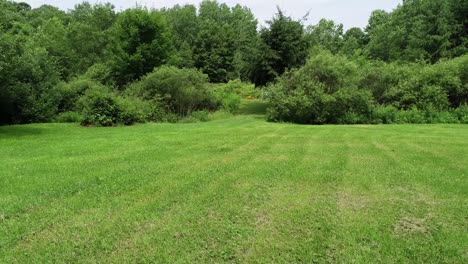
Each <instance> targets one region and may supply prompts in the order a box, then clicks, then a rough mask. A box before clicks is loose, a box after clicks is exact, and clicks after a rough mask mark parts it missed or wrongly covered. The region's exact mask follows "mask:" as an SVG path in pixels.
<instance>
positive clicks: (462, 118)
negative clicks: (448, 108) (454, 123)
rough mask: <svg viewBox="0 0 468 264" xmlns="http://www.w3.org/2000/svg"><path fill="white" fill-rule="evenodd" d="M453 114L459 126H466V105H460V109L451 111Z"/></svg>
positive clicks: (467, 117)
mask: <svg viewBox="0 0 468 264" xmlns="http://www.w3.org/2000/svg"><path fill="white" fill-rule="evenodd" d="M453 113H454V115H455V116H456V117H457V119H458V120H459V122H460V123H461V124H468V104H463V105H460V107H458V108H457V109H455V110H453Z"/></svg>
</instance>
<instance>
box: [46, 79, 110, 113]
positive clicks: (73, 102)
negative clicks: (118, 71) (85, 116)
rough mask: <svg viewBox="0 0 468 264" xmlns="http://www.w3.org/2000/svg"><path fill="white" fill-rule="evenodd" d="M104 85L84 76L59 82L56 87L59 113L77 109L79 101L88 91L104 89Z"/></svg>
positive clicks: (55, 94) (55, 96)
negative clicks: (66, 81)
mask: <svg viewBox="0 0 468 264" xmlns="http://www.w3.org/2000/svg"><path fill="white" fill-rule="evenodd" d="M102 87H103V86H102V85H101V84H100V83H98V82H96V81H93V80H91V79H88V78H84V77H80V78H77V79H74V80H72V81H70V82H68V83H64V82H63V83H60V84H58V85H57V86H55V88H54V98H55V101H56V104H57V111H58V113H63V112H70V111H77V110H78V109H77V106H78V105H77V104H78V101H79V99H80V98H81V97H82V96H83V95H84V94H85V93H86V91H88V90H92V89H102Z"/></svg>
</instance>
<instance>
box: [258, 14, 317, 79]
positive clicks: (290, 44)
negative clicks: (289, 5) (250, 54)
mask: <svg viewBox="0 0 468 264" xmlns="http://www.w3.org/2000/svg"><path fill="white" fill-rule="evenodd" d="M267 24H268V26H269V27H268V28H263V29H262V30H261V31H260V36H261V40H262V41H263V43H265V45H261V46H260V47H261V49H263V51H261V52H260V53H259V54H258V55H259V57H258V58H257V63H258V64H260V65H262V64H263V65H265V66H266V67H262V68H263V69H262V68H260V69H258V70H256V74H259V75H261V76H260V77H256V78H255V79H256V80H255V84H257V85H265V84H267V83H268V82H270V81H273V78H274V77H275V76H278V75H281V74H283V73H284V72H285V71H286V70H288V69H292V68H295V67H298V66H301V65H303V64H304V62H305V58H306V54H307V45H308V44H307V41H306V39H305V37H304V26H303V25H302V23H301V22H300V21H294V20H293V19H292V18H291V17H288V16H285V15H284V13H283V11H281V9H279V8H278V13H277V14H276V15H275V16H274V17H273V19H272V20H270V21H267Z"/></svg>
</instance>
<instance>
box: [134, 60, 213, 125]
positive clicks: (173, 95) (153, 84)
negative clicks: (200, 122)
mask: <svg viewBox="0 0 468 264" xmlns="http://www.w3.org/2000/svg"><path fill="white" fill-rule="evenodd" d="M127 92H128V93H129V94H131V95H135V96H137V97H139V98H142V99H144V100H160V101H161V102H162V103H163V104H164V105H165V108H166V109H167V111H168V112H171V113H175V114H177V115H179V116H187V115H190V113H191V112H193V111H196V110H201V109H209V108H211V107H214V105H213V98H212V95H211V93H210V91H209V89H208V77H207V75H205V74H203V73H201V72H200V71H198V70H196V69H178V68H176V67H172V66H163V67H160V68H157V69H155V70H154V71H153V72H152V73H150V74H148V75H146V76H145V77H143V78H142V79H141V80H140V81H138V82H135V83H133V84H131V85H130V86H129V87H128V88H127Z"/></svg>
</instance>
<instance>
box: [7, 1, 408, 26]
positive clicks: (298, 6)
mask: <svg viewBox="0 0 468 264" xmlns="http://www.w3.org/2000/svg"><path fill="white" fill-rule="evenodd" d="M16 1H17V2H21V1H20V0H16ZM22 1H24V2H27V3H29V4H30V5H31V6H32V7H33V8H35V7H38V6H41V5H43V4H48V5H53V6H56V7H59V8H60V9H63V10H68V9H71V8H73V6H74V5H75V4H77V3H80V2H83V1H81V0H22ZM89 2H91V3H99V2H101V3H102V2H111V3H112V4H114V5H115V7H116V10H117V11H120V10H123V9H126V8H129V7H134V6H135V5H136V3H138V4H139V5H142V6H147V7H148V8H161V7H171V6H173V5H176V4H186V3H189V4H195V5H198V4H199V3H200V2H201V0H137V1H135V0H133V1H132V0H130V1H128V0H127V1H126V0H108V1H105V0H104V1H99V0H98V1H96V0H89ZM218 2H223V3H227V4H228V5H229V6H234V5H235V4H237V3H239V4H241V5H245V6H247V7H249V8H250V9H251V10H252V12H253V13H254V14H255V15H256V17H257V18H258V20H259V22H260V23H262V24H263V23H264V21H265V20H268V19H270V18H271V17H272V15H273V14H274V13H275V12H276V6H279V7H281V9H282V10H283V11H285V13H286V14H287V15H290V16H292V17H294V18H296V19H299V18H302V17H303V16H304V15H305V14H306V13H307V11H309V10H310V16H309V20H308V22H307V24H316V23H317V22H318V21H319V20H320V19H321V18H327V19H332V20H334V21H335V22H338V23H343V24H344V27H345V28H350V27H365V26H366V25H367V21H368V18H369V15H370V14H371V12H372V11H373V10H375V9H384V10H387V11H391V10H393V9H394V8H395V7H397V5H398V4H400V3H401V2H402V0H219V1H218Z"/></svg>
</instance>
